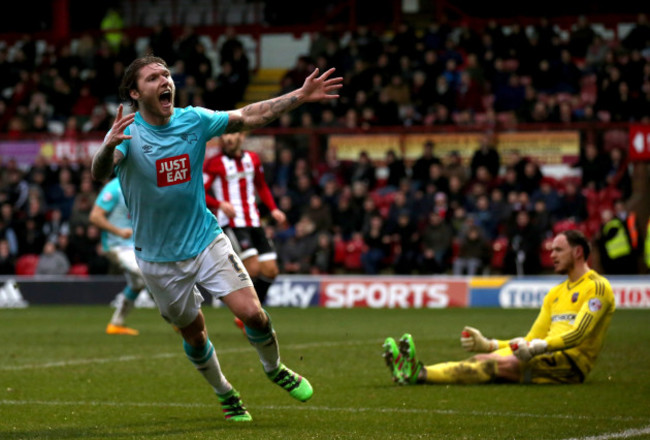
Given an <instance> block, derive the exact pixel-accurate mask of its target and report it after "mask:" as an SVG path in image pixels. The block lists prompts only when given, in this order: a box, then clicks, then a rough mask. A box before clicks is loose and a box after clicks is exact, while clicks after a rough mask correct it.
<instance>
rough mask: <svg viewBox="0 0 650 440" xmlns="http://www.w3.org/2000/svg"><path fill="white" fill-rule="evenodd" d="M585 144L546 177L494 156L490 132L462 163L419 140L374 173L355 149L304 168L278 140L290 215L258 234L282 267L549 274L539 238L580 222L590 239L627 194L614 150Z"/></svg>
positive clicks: (277, 177) (283, 196)
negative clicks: (416, 151) (346, 157)
mask: <svg viewBox="0 0 650 440" xmlns="http://www.w3.org/2000/svg"><path fill="white" fill-rule="evenodd" d="M586 151H587V153H586V154H585V156H584V158H583V159H582V160H581V161H579V162H576V164H575V165H574V166H575V167H576V168H577V169H578V171H579V173H578V174H577V175H576V176H572V177H566V178H554V177H550V176H544V175H543V173H542V171H541V169H540V167H539V166H538V165H537V164H536V163H535V161H533V160H531V159H530V158H528V157H526V156H521V155H519V154H517V153H514V154H512V155H509V156H508V157H504V158H501V157H500V155H499V153H498V151H497V150H496V149H495V148H494V146H493V145H492V137H491V136H489V135H485V136H484V138H483V139H482V142H481V145H480V146H479V147H478V148H477V149H476V151H474V154H473V156H472V160H471V164H470V165H469V166H465V165H463V164H462V163H461V162H460V158H459V156H458V155H457V154H456V153H454V152H452V153H449V154H448V155H446V156H445V157H438V156H437V155H436V152H435V145H434V143H433V142H430V141H428V142H425V143H424V145H423V147H422V154H421V156H420V157H419V158H418V159H417V160H415V161H414V162H413V163H405V162H404V160H403V159H401V158H399V157H397V156H396V154H395V153H394V152H393V151H388V152H387V154H386V158H385V161H384V164H385V165H383V166H384V167H385V168H386V170H387V174H386V175H385V176H383V174H382V173H378V172H377V168H379V167H376V166H375V165H374V164H373V162H372V161H371V160H370V159H369V158H368V154H367V153H366V152H365V151H364V152H361V154H360V156H359V158H358V160H356V161H339V160H336V159H335V158H332V157H330V158H329V159H328V160H327V161H324V162H323V163H322V164H321V166H320V167H317V168H316V169H313V168H310V167H309V166H308V164H307V161H306V160H305V159H304V158H300V157H298V158H294V157H293V150H292V149H290V148H285V149H283V150H282V151H281V152H280V156H279V159H278V162H277V164H269V165H268V166H267V168H266V173H267V178H268V180H269V181H270V185H271V188H272V192H273V194H274V196H275V197H276V199H278V200H279V207H280V209H282V210H283V211H285V213H286V214H287V218H288V219H289V222H288V224H286V225H273V226H269V227H268V229H267V231H268V234H269V236H271V237H273V238H274V240H275V242H276V244H277V246H278V248H279V252H278V259H279V262H280V264H281V267H282V269H283V270H284V272H287V273H308V272H309V273H332V272H337V271H341V270H343V271H350V272H355V271H363V272H364V273H369V274H373V273H380V272H382V271H389V272H391V273H397V274H433V273H450V272H452V273H455V274H474V273H490V272H492V273H494V272H496V271H498V272H502V273H508V274H521V273H526V274H537V273H541V272H542V271H544V270H549V271H550V270H551V269H552V268H551V266H550V264H551V263H550V260H549V259H548V256H549V255H548V254H549V252H550V250H549V249H546V248H545V247H544V245H545V244H546V242H548V241H549V240H550V239H551V238H552V236H553V234H554V233H557V232H558V231H559V230H561V228H579V229H581V230H582V231H583V232H585V234H586V235H587V236H588V237H590V238H592V239H596V238H598V235H599V233H600V228H601V224H602V222H601V219H600V212H601V210H603V209H606V208H610V209H613V207H614V205H615V203H616V202H617V201H618V202H625V201H626V200H627V199H628V198H629V196H630V194H631V177H630V172H629V167H628V164H627V162H626V161H625V160H624V159H623V158H622V155H623V153H622V152H621V150H620V149H612V150H611V151H610V152H609V153H604V152H598V150H597V148H596V147H595V146H594V145H592V144H588V145H587V146H586ZM328 156H330V155H329V154H328ZM498 168H502V169H503V170H504V171H503V172H502V173H500V174H499V173H498V172H494V171H492V170H494V169H498ZM595 169H597V170H598V172H592V171H595ZM493 172H494V174H493ZM378 175H381V176H383V177H381V178H378V177H377V176H378ZM580 176H582V177H580ZM621 205H622V206H624V203H621ZM619 214H621V215H624V214H625V213H624V212H620V213H619ZM500 246H501V248H500ZM495 254H496V255H495ZM545 255H546V258H545ZM326 262H327V264H325V263H326ZM630 270H632V271H634V270H635V269H634V268H632V267H631V268H630Z"/></svg>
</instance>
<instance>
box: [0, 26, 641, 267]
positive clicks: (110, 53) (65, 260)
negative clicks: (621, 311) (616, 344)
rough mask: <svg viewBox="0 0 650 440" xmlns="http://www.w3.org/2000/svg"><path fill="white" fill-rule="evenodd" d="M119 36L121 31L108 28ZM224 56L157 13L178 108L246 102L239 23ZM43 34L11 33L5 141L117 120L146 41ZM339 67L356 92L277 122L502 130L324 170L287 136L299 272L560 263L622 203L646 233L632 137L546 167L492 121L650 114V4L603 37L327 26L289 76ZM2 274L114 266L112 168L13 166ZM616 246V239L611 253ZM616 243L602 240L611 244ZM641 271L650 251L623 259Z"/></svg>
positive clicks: (1, 236) (277, 179) (278, 173)
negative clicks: (456, 146)
mask: <svg viewBox="0 0 650 440" xmlns="http://www.w3.org/2000/svg"><path fill="white" fill-rule="evenodd" d="M107 36H108V34H107ZM223 41H224V42H223V44H222V45H221V46H220V47H219V53H218V65H217V68H214V63H213V62H212V61H211V60H212V59H213V58H214V57H211V56H208V55H209V54H206V49H205V46H204V45H203V44H202V42H201V38H200V36H199V35H197V34H196V33H195V32H194V30H193V29H192V28H191V27H187V28H185V30H184V31H183V33H182V34H181V35H179V36H178V37H175V36H174V35H173V34H172V32H171V30H170V29H169V28H168V27H166V26H164V25H156V26H154V27H153V28H152V32H151V35H150V37H149V39H148V47H147V48H146V49H145V50H146V51H152V52H153V53H154V54H156V55H159V56H162V57H163V58H165V59H166V60H167V62H168V63H169V65H170V68H171V70H172V74H173V77H174V80H175V82H176V86H177V101H176V105H177V106H186V105H196V106H205V107H208V108H212V109H231V108H235V107H236V106H237V105H238V103H239V102H240V101H241V100H242V98H243V96H244V91H245V89H246V86H247V85H248V83H249V81H250V72H249V62H248V59H247V57H246V54H245V52H244V50H243V46H242V43H241V41H240V40H239V39H238V36H237V35H236V34H235V33H234V32H233V31H232V29H229V30H228V33H227V35H226V37H225V38H224V39H223ZM38 47H39V46H38V45H37V42H36V41H34V40H33V39H32V38H31V37H30V36H29V35H26V36H25V37H24V38H22V39H20V40H19V41H17V42H15V43H14V44H12V45H2V44H0V81H1V83H0V90H2V98H1V99H0V136H2V137H3V138H4V139H10V140H11V139H25V138H29V139H35V138H39V137H42V138H47V139H50V138H57V137H58V138H64V139H78V138H81V137H84V136H95V137H96V136H98V135H99V136H103V134H104V133H105V132H106V131H107V130H108V129H109V128H110V125H111V122H112V118H113V111H114V109H115V107H116V106H117V104H118V103H119V99H118V97H117V89H118V84H119V82H120V79H121V76H122V74H123V72H124V69H125V66H126V65H128V63H130V61H131V60H132V59H134V58H135V57H136V56H138V55H139V54H140V52H139V51H138V50H136V46H135V44H134V42H133V41H132V40H130V39H129V38H128V36H127V34H126V33H118V38H117V39H115V38H112V39H109V38H95V37H92V36H90V35H84V36H82V37H81V38H79V39H75V40H70V41H68V42H66V43H65V44H61V45H58V46H54V45H51V44H47V45H46V46H45V48H44V50H39V49H38ZM315 67H318V68H320V69H321V70H323V69H327V68H329V67H336V68H337V72H338V73H339V74H340V75H342V76H343V77H344V78H345V83H344V88H343V89H342V96H341V99H339V100H336V101H332V102H328V103H322V104H313V105H307V106H303V108H301V110H300V111H297V112H294V113H292V114H290V115H285V116H284V117H282V118H281V119H280V120H278V121H276V123H275V124H274V125H275V126H276V127H289V128H293V127H304V128H310V127H331V128H334V129H336V128H341V129H364V128H372V127H394V126H401V127H414V126H422V127H428V126H430V127H435V126H442V127H446V126H462V127H473V128H476V129H477V130H482V131H484V132H485V133H486V135H485V137H484V139H483V141H482V142H481V146H480V147H479V148H478V149H477V150H476V151H475V152H474V154H473V157H472V160H471V163H470V165H469V166H466V165H464V164H463V163H462V162H461V161H460V158H459V156H458V155H457V154H454V153H451V154H448V155H445V156H444V157H438V155H437V154H436V148H435V145H434V144H433V143H427V144H425V145H423V146H422V148H423V151H422V156H421V157H420V158H419V159H418V160H417V161H416V162H415V163H413V164H412V165H411V164H407V163H405V162H404V160H403V158H401V157H399V156H398V154H396V152H389V153H387V156H386V159H385V162H386V165H387V169H388V175H387V176H385V177H383V176H382V177H378V175H377V172H376V169H375V165H374V164H373V162H372V161H371V160H370V159H369V157H368V155H367V154H365V153H362V154H361V155H360V157H359V158H358V160H356V161H347V162H346V161H341V160H338V159H337V158H336V157H335V155H334V154H332V152H331V151H326V152H324V153H323V157H322V160H321V161H320V165H319V166H318V167H315V168H314V167H312V166H310V165H309V164H308V162H307V155H308V153H307V152H306V151H305V149H304V148H295V146H293V147H290V146H286V147H282V145H280V146H279V148H278V149H279V151H278V152H277V160H276V161H275V162H273V163H268V164H265V166H266V170H267V179H268V181H269V185H270V186H271V188H272V191H273V194H274V196H275V197H276V200H277V201H278V203H279V207H280V209H282V210H283V211H285V212H286V213H287V217H288V219H289V221H288V223H287V224H285V225H274V224H270V225H269V226H268V227H267V231H268V234H269V235H270V236H272V237H273V239H274V240H275V241H276V244H277V246H278V250H279V252H278V255H279V262H280V264H281V270H282V271H283V272H285V273H341V272H348V273H356V272H364V273H368V274H373V273H379V272H394V273H400V274H401V273H404V274H409V273H414V274H415V273H418V274H432V273H458V274H460V273H469V274H474V273H490V272H492V273H494V272H503V273H508V274H521V273H525V274H537V273H540V272H542V271H544V270H550V269H551V267H552V261H550V251H549V248H548V243H549V242H548V240H549V238H550V237H552V235H553V234H554V233H557V232H558V231H559V230H561V229H562V228H580V229H581V230H583V231H584V232H585V233H586V234H587V235H588V236H589V237H590V238H592V239H593V240H594V244H596V245H597V246H598V247H599V248H601V249H604V248H605V244H606V243H605V241H606V239H607V233H605V234H603V232H607V231H604V230H603V229H604V227H605V226H606V225H607V222H608V221H610V220H611V219H612V218H614V217H616V218H620V219H621V220H622V222H623V224H624V226H625V234H627V236H628V237H630V238H629V241H630V243H631V244H635V246H634V247H633V249H631V251H630V255H631V256H634V257H636V256H638V255H637V254H638V252H639V250H640V248H641V247H642V245H641V244H640V243H639V240H638V237H635V234H637V232H636V230H637V229H638V225H635V224H634V222H633V221H630V220H633V219H634V216H633V214H634V213H629V212H627V210H626V203H625V202H626V201H627V200H628V199H629V198H630V196H631V194H632V182H631V176H630V165H629V163H628V160H627V153H626V150H625V148H621V144H620V143H619V144H608V143H607V142H605V141H604V139H602V138H594V139H584V140H583V142H582V148H581V153H580V160H579V161H578V162H577V163H575V164H574V167H575V168H577V169H578V170H579V171H580V173H579V175H580V177H578V178H575V177H566V178H556V177H551V176H544V175H543V173H542V170H541V168H540V166H539V164H537V163H536V162H535V161H534V160H531V159H530V158H529V157H527V156H526V154H525V152H523V151H522V152H520V154H513V155H512V156H509V157H500V155H499V153H498V151H497V150H496V149H495V148H494V145H493V137H492V136H491V133H492V130H494V129H495V128H497V127H501V128H503V127H506V128H507V127H512V126H514V125H516V123H521V122H524V123H531V124H544V123H571V122H600V123H607V122H642V123H647V122H648V121H649V120H650V25H649V24H648V22H647V18H646V16H645V15H644V14H640V15H639V17H638V22H637V23H636V25H635V26H634V28H633V30H632V31H631V32H630V33H629V34H627V35H626V36H625V38H623V39H621V40H605V39H604V38H603V36H602V35H600V34H598V33H597V32H595V31H594V30H593V28H592V26H591V25H590V23H589V22H588V21H587V19H586V18H585V17H578V18H576V23H575V26H574V27H573V28H572V30H571V31H570V32H558V31H557V29H556V28H555V27H554V26H553V24H552V23H550V22H549V21H548V20H547V19H541V20H540V22H539V24H538V25H537V26H535V27H534V29H532V32H530V33H528V32H526V30H525V29H523V28H522V27H521V26H520V25H518V24H516V23H515V24H513V25H510V26H499V25H497V23H496V21H490V22H489V23H488V25H487V26H486V27H485V28H484V29H474V28H471V27H469V26H467V25H465V24H459V25H458V26H455V27H454V26H450V25H448V24H447V23H446V22H444V21H440V22H436V21H433V22H431V23H430V24H429V25H428V26H427V27H426V28H421V29H417V28H413V27H411V26H409V25H408V24H401V25H399V26H398V27H397V28H396V29H394V31H393V32H390V33H388V34H386V35H375V34H374V33H373V31H372V29H371V28H370V27H367V26H359V27H358V28H357V29H356V30H355V31H353V32H349V33H346V34H343V35H340V34H336V33H329V32H322V33H315V34H314V35H313V39H312V45H311V48H310V53H309V54H304V55H301V56H300V57H298V59H297V62H296V65H295V66H293V67H291V68H288V70H287V72H286V74H285V75H284V76H283V78H282V80H281V84H280V86H281V92H287V91H289V90H292V89H294V88H296V87H298V86H300V85H301V84H302V82H303V81H304V78H305V77H306V76H307V75H308V74H309V73H310V72H311V71H312V70H313V69H314V68H315ZM0 185H1V190H0V204H1V205H0V206H1V208H0V214H1V216H0V270H1V272H2V273H19V274H25V273H34V272H36V273H47V274H54V273H76V274H81V275H83V274H87V273H91V274H103V273H107V272H110V271H111V270H112V268H111V266H110V264H109V262H108V260H107V259H106V258H105V256H104V255H103V252H102V251H101V246H100V243H99V237H100V234H99V231H98V230H97V228H96V227H94V226H93V225H90V224H89V223H88V213H89V211H90V209H91V207H92V205H93V202H94V200H95V198H96V196H97V192H98V190H99V189H100V186H101V183H98V182H94V181H93V180H92V178H91V176H90V172H89V163H88V161H81V162H71V161H68V160H65V159H63V160H56V161H53V160H49V159H46V158H44V157H39V158H38V159H37V160H36V161H35V163H34V164H33V166H32V167H31V168H29V169H27V170H25V169H21V168H20V167H19V166H18V165H17V163H16V161H15V160H12V158H10V157H6V158H3V160H2V164H1V167H0ZM605 253H606V252H605ZM601 254H603V252H601ZM612 270H613V271H614V272H616V271H623V272H621V273H637V272H638V265H637V264H627V265H623V266H622V267H617V268H614V269H612Z"/></svg>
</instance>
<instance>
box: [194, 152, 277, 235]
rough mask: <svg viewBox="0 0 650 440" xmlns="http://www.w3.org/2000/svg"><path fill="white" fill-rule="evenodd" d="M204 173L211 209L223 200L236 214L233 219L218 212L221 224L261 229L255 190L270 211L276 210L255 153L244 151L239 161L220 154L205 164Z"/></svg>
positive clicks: (215, 209)
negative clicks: (230, 205)
mask: <svg viewBox="0 0 650 440" xmlns="http://www.w3.org/2000/svg"><path fill="white" fill-rule="evenodd" d="M203 172H204V185H205V190H206V203H207V205H208V207H209V208H211V209H212V210H213V211H215V212H216V211H217V208H218V207H219V204H220V203H221V201H227V202H229V203H230V204H232V206H233V207H234V208H235V212H236V215H235V217H233V218H231V219H229V218H228V217H227V216H226V215H225V214H224V213H223V212H222V211H221V210H219V211H218V212H217V220H218V221H219V224H220V225H224V226H225V225H229V226H230V227H233V228H244V227H258V226H261V224H260V212H259V210H258V209H257V205H256V203H255V191H256V190H257V192H258V193H259V195H260V199H261V200H262V202H263V203H264V204H265V205H266V206H267V207H268V208H269V210H271V211H272V210H274V209H276V208H277V206H276V204H275V201H274V200H273V195H272V194H271V190H270V189H269V187H268V185H267V184H266V181H265V180H264V168H263V166H262V161H261V160H260V158H259V156H258V155H257V154H256V153H254V152H252V151H243V152H242V155H241V157H239V158H230V157H228V156H226V155H225V154H223V153H220V154H218V155H216V156H214V157H212V158H211V159H209V160H208V161H206V162H205V165H204V166H203ZM210 190H211V191H212V193H213V194H214V198H213V197H211V195H210Z"/></svg>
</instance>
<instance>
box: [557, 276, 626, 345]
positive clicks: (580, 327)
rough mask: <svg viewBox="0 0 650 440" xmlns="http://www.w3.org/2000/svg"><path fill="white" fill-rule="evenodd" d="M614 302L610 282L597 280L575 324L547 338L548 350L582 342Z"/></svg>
mask: <svg viewBox="0 0 650 440" xmlns="http://www.w3.org/2000/svg"><path fill="white" fill-rule="evenodd" d="M607 289H609V292H608V291H607ZM613 302H614V296H613V295H612V294H611V287H610V286H609V284H608V283H606V282H604V281H601V280H598V281H595V282H594V284H593V287H592V288H591V289H590V290H589V292H588V293H587V298H586V300H585V302H584V303H583V304H582V307H580V311H579V312H578V315H577V316H576V319H575V321H574V323H573V326H572V327H571V328H570V329H569V330H568V331H566V332H564V333H562V334H559V335H555V336H552V337H549V338H546V339H545V340H546V342H547V343H548V350H549V351H556V350H565V349H567V348H571V347H575V346H576V345H579V344H581V343H582V341H584V340H585V339H586V338H587V337H588V336H589V335H590V334H591V332H592V331H593V330H594V328H595V327H596V326H597V325H598V323H599V322H600V320H601V319H602V318H603V317H604V316H606V315H607V313H608V312H609V310H610V309H611V308H612V307H613V306H614V304H613Z"/></svg>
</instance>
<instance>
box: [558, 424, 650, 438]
mask: <svg viewBox="0 0 650 440" xmlns="http://www.w3.org/2000/svg"><path fill="white" fill-rule="evenodd" d="M646 434H650V425H648V426H645V427H643V428H638V429H626V430H625V431H621V432H611V433H608V434H600V435H595V436H590V437H573V438H567V439H563V440H610V439H614V438H634V437H639V436H642V435H646Z"/></svg>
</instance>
